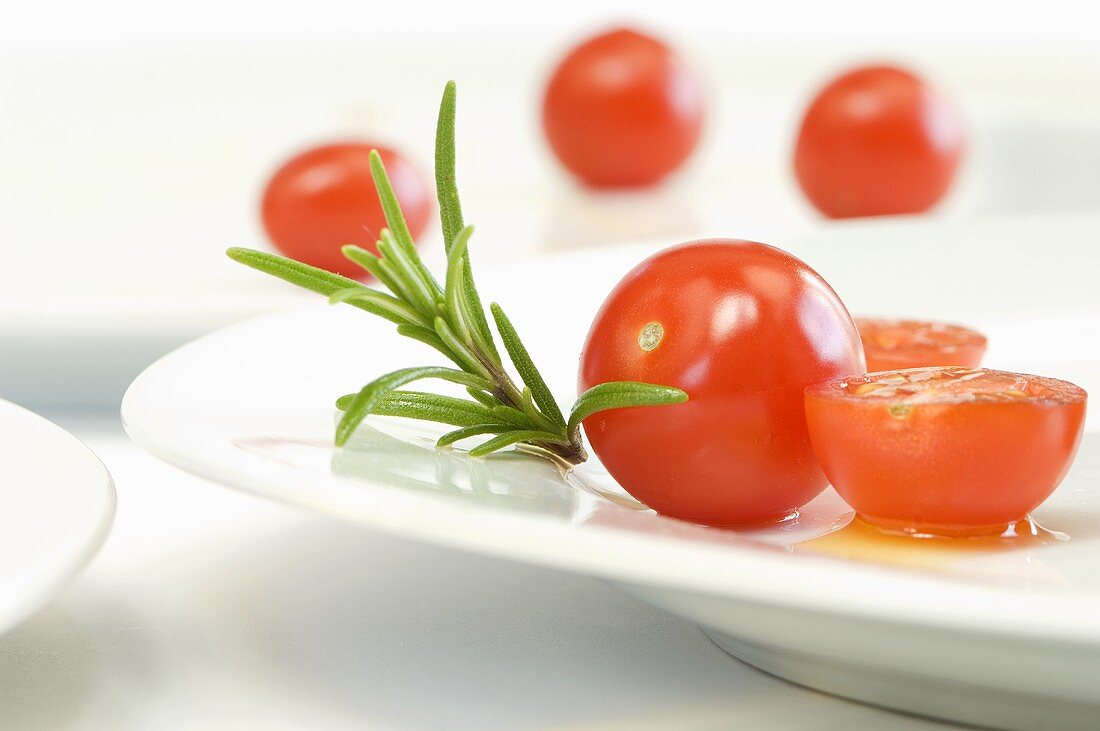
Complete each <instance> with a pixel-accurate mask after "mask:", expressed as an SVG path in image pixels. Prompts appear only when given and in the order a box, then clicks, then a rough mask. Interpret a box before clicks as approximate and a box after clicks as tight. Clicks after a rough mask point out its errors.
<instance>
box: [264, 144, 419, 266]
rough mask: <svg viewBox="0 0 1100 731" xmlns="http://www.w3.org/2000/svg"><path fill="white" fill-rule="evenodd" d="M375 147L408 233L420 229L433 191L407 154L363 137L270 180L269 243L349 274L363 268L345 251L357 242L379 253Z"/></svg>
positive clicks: (299, 159)
mask: <svg viewBox="0 0 1100 731" xmlns="http://www.w3.org/2000/svg"><path fill="white" fill-rule="evenodd" d="M371 150H378V153H379V155H381V157H382V162H383V164H385V166H386V173H387V174H388V175H389V178H390V182H391V183H392V185H393V190H394V193H395V194H396V196H397V201H398V203H400V204H401V210H402V211H404V213H405V220H406V222H407V223H408V226H409V232H410V233H411V234H412V235H413V238H416V237H417V236H419V235H420V234H421V233H423V231H424V228H425V227H426V226H427V224H428V219H429V217H430V216H431V211H432V202H431V197H432V193H431V190H430V189H429V188H428V186H427V184H426V183H425V182H424V179H423V178H422V177H421V176H420V173H419V172H418V171H417V170H416V169H415V168H414V167H413V165H412V163H410V162H409V161H408V160H407V159H406V158H405V157H404V156H403V155H401V154H400V153H398V152H396V151H394V150H392V149H390V148H388V147H381V146H379V145H372V144H368V143H363V142H349V143H343V144H334V145H325V146H323V147H316V148H313V149H310V150H306V151H305V152H303V153H301V154H299V155H297V156H296V157H294V158H292V159H290V160H289V161H288V162H286V163H285V164H284V165H283V166H282V167H281V168H279V169H278V170H277V171H276V172H275V174H274V175H273V176H272V177H271V180H270V182H268V184H267V188H266V189H265V190H264V194H263V202H262V205H261V212H262V215H263V223H264V229H265V230H266V231H267V235H268V238H270V239H271V243H272V244H273V245H274V246H275V248H277V249H278V250H279V251H280V252H282V253H283V254H285V255H286V256H289V257H291V258H292V259H297V260H299V261H303V262H305V263H307V264H312V265H313V266H316V267H320V268H321V269H327V270H329V271H332V272H337V273H338V274H343V275H345V276H349V277H362V276H364V273H363V270H362V269H360V268H359V267H357V266H356V265H354V264H352V263H351V262H350V261H348V260H347V259H345V258H344V256H343V255H342V254H341V253H340V249H341V247H343V246H345V245H347V244H357V245H359V246H362V247H363V248H365V249H369V250H371V251H376V249H375V243H376V242H377V241H378V234H379V232H380V231H381V230H382V229H383V228H385V227H386V217H385V215H384V214H383V212H382V204H381V203H379V201H378V193H377V191H376V190H375V187H374V178H372V177H371V171H370V153H371Z"/></svg>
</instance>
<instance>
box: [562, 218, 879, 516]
mask: <svg viewBox="0 0 1100 731" xmlns="http://www.w3.org/2000/svg"><path fill="white" fill-rule="evenodd" d="M862 372H863V351H862V350H861V347H860V342H859V334H858V333H857V332H856V327H855V324H854V323H853V322H852V318H851V317H850V316H849V315H848V311H847V310H846V309H844V305H843V304H842V303H841V301H840V299H839V298H838V297H837V296H836V293H834V292H833V290H832V289H831V288H830V287H829V285H828V284H826V283H825V281H824V280H823V279H822V278H821V277H820V276H818V275H817V273H815V272H814V271H813V270H812V269H810V268H809V267H808V266H806V265H805V264H804V263H802V262H801V261H800V260H798V259H796V258H795V257H793V256H791V255H790V254H787V253H786V252H784V251H781V250H779V249H776V248H773V247H771V246H766V245H764V244H758V243H754V242H750V241H736V240H722V239H717V240H710V241H697V242H691V243H687V244H684V245H681V246H677V247H673V248H671V249H666V250H665V251H663V252H661V253H659V254H657V255H655V256H653V257H651V258H650V259H648V260H646V261H644V262H642V263H641V264H639V265H638V266H637V267H635V268H634V269H633V270H632V271H631V272H630V273H629V274H627V275H626V276H625V277H624V278H623V279H622V281H620V282H619V284H618V285H617V286H616V287H615V289H614V291H612V292H611V294H610V295H609V296H608V298H607V300H606V301H605V302H604V304H603V307H601V308H600V311H599V313H598V314H597V315H596V319H595V321H594V322H593V323H592V328H591V330H589V333H588V339H587V341H586V342H585V345H584V350H583V352H582V353H581V369H580V378H579V382H580V388H581V389H582V390H584V389H587V388H589V387H591V386H594V385H596V384H599V383H604V382H607V381H619V380H625V381H644V382H648V383H659V384H664V385H668V386H676V387H679V388H682V389H683V390H684V391H686V392H687V393H688V396H689V399H690V400H689V401H687V402H686V403H683V404H676V405H672V406H655V407H640V408H626V409H614V410H610V411H602V412H599V413H598V414H594V415H593V416H591V417H589V418H588V419H586V420H585V422H584V430H585V434H586V435H587V436H588V440H589V442H591V444H592V448H593V450H594V451H595V452H596V454H597V455H598V456H599V458H600V460H601V461H602V462H603V464H604V466H605V467H606V468H607V469H608V471H609V472H610V473H611V475H612V476H613V477H614V478H615V479H616V480H618V482H619V484H620V485H622V487H623V489H625V490H626V491H627V492H629V493H630V494H631V495H633V496H634V497H636V498H638V499H639V500H641V501H642V502H644V503H645V504H646V505H648V506H649V507H651V508H653V509H654V510H656V511H657V512H659V513H663V514H665V515H669V516H672V517H675V518H682V519H684V520H690V521H694V522H697V523H705V524H709V525H718V526H729V525H745V524H752V523H760V522H765V521H771V520H777V519H780V518H783V517H784V516H787V515H789V514H791V512H792V511H794V510H795V509H797V508H798V507H800V506H801V505H804V504H805V503H807V502H808V501H810V500H811V499H813V497H814V496H815V495H817V494H818V493H819V492H821V490H822V489H824V487H825V484H826V483H825V476H824V474H822V472H821V468H820V467H818V465H817V462H816V461H815V460H814V457H813V452H812V451H811V448H810V438H809V434H808V433H807V431H806V417H805V413H804V411H803V391H804V390H805V388H806V386H808V385H809V384H811V383H817V382H819V381H822V380H825V379H829V378H836V377H838V376H841V375H845V374H850V373H862Z"/></svg>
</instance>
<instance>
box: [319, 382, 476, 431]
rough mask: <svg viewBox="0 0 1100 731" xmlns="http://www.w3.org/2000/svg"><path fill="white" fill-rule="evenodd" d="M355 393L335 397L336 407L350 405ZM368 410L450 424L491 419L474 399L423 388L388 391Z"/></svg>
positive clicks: (460, 424)
mask: <svg viewBox="0 0 1100 731" xmlns="http://www.w3.org/2000/svg"><path fill="white" fill-rule="evenodd" d="M358 395H359V394H349V396H348V397H341V398H340V399H338V400H337V406H338V407H339V406H340V405H343V406H345V407H347V406H349V405H350V404H351V401H352V400H353V399H354V398H355V397H356V396H358ZM345 399H346V400H345ZM371 413H372V414H374V415H375V416H403V417H405V418H407V419H421V420H423V421H435V422H438V423H440V424H450V425H451V426H473V425H474V424H487V423H492V421H493V420H492V418H491V417H490V415H489V410H488V409H487V408H485V407H484V406H482V405H481V404H479V403H477V402H476V401H467V400H466V399H460V398H455V397H453V396H441V395H440V394H438V393H426V392H424V391H391V392H389V393H387V394H386V395H385V397H384V398H383V399H382V401H381V402H380V403H379V404H378V405H377V406H375V407H374V409H373V410H371Z"/></svg>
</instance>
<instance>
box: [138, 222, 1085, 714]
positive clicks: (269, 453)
mask: <svg viewBox="0 0 1100 731" xmlns="http://www.w3.org/2000/svg"><path fill="white" fill-rule="evenodd" d="M1098 221H1100V216H1092V217H1075V218H1063V219H1058V220H1053V219H1051V220H1038V219H1035V220H1028V221H1023V220H1021V221H1019V222H1016V223H1013V224H1011V225H1008V224H997V225H985V226H983V225H964V224H958V225H933V224H924V223H910V224H901V223H898V222H893V223H889V224H887V223H875V224H865V225H853V226H850V227H843V233H844V235H840V232H841V230H842V229H841V228H838V229H835V230H830V231H829V232H828V233H827V234H822V235H820V236H814V237H806V238H804V239H800V240H798V241H796V242H785V243H793V245H792V246H790V248H791V249H792V250H793V251H795V252H796V253H798V254H800V255H802V256H804V257H806V258H808V259H810V260H811V261H813V262H814V263H815V264H816V265H817V266H818V268H819V269H820V271H821V272H822V273H823V274H824V275H825V276H826V278H827V279H829V280H830V281H831V282H832V283H833V284H834V286H835V287H836V288H837V290H838V291H839V292H840V294H841V296H842V298H844V299H845V300H846V301H847V302H848V303H849V304H850V305H851V306H852V307H853V308H855V309H858V310H859V311H867V312H884V313H902V314H914V313H919V314H922V315H928V316H933V317H947V318H951V319H959V320H962V321H964V322H968V323H972V324H976V325H977V326H979V327H981V328H983V329H985V330H987V332H989V333H990V336H991V342H992V347H991V349H990V355H989V360H990V362H991V364H993V365H995V366H997V367H1008V368H1013V369H1017V370H1024V371H1028V370H1042V371H1043V372H1044V373H1046V374H1047V375H1055V376H1062V377H1067V378H1071V379H1072V380H1076V381H1078V382H1080V383H1081V384H1082V385H1084V386H1086V387H1087V388H1089V387H1091V388H1093V390H1094V391H1095V390H1096V388H1097V387H1100V357H1097V350H1096V344H1095V342H1094V340H1095V338H1093V337H1090V336H1089V333H1090V332H1092V331H1093V330H1090V329H1089V327H1088V325H1089V323H1095V322H1097V315H1098V313H1100V288H1097V287H1096V286H1095V276H1096V271H1097V263H1098V261H1100V252H1098V251H1097V249H1096V247H1094V246H1091V243H1092V242H1093V241H1095V240H1096V238H1095V231H1096V227H1097V223H1098ZM1013 236H1015V237H1016V238H1012V237H1013ZM1022 241H1029V242H1041V243H1042V246H1041V252H1042V254H1041V255H1040V256H1037V257H1034V258H1025V259H1024V260H1023V261H1021V260H1020V259H1019V258H1017V257H1014V256H1012V255H1011V253H1010V252H1011V251H1012V250H1013V249H1016V250H1019V249H1018V245H1019V244H1020V243H1021V242H1022ZM1086 244H1087V246H1086ZM652 248H654V247H653V246H652V245H639V246H636V247H631V248H629V249H627V250H619V251H614V250H610V249H605V250H593V251H587V252H583V253H577V254H570V255H562V256H558V257H548V258H544V259H543V260H531V261H528V262H526V263H524V264H523V265H517V266H512V267H505V268H493V267H491V266H483V267H479V268H478V272H479V279H480V280H481V290H482V293H483V296H485V297H486V298H489V299H494V300H499V301H501V302H502V303H504V304H505V305H506V306H507V307H508V309H509V311H510V312H511V313H512V316H513V320H514V321H515V322H516V325H517V327H518V329H519V331H520V333H521V334H522V335H523V337H524V339H525V341H526V342H527V344H528V345H529V347H530V349H531V350H532V352H533V355H534V357H535V360H536V362H538V363H539V364H540V366H541V367H542V368H543V371H544V373H545V374H546V375H547V378H548V381H549V382H550V383H551V384H552V385H557V386H563V385H566V384H572V383H573V379H574V373H575V368H576V359H577V354H578V353H579V350H580V341H581V339H582V338H583V336H584V333H585V330H586V329H587V326H588V323H589V320H590V318H591V316H592V314H593V312H594V309H595V308H596V307H597V306H598V304H599V301H600V300H601V299H602V297H603V296H604V294H605V293H606V292H607V291H608V289H609V288H610V286H611V285H612V284H613V283H614V281H615V280H617V279H618V277H619V276H621V274H622V273H623V272H624V271H625V270H626V269H627V268H629V267H630V266H631V265H632V264H633V263H634V262H635V261H636V260H637V258H638V257H639V256H640V255H641V254H642V253H643V252H644V251H646V250H649V249H652ZM899 252H908V254H907V255H904V256H903V255H900V254H899ZM811 254H812V255H813V256H811ZM475 256H476V255H475ZM475 266H477V265H476V263H475ZM566 297H568V299H565V298H566ZM548 299H552V300H553V301H554V305H555V306H554V307H552V308H549V307H545V306H543V305H542V304H541V303H543V302H545V301H547V300H548ZM1025 318H1026V319H1025ZM428 362H433V358H432V354H431V353H430V352H428V351H427V349H426V348H424V347H423V346H420V345H419V344H418V343H412V342H406V341H403V340H402V339H399V338H397V337H396V336H395V335H394V334H393V333H392V332H391V328H390V326H389V325H388V324H387V323H382V322H378V321H376V320H375V319H374V318H371V317H369V316H366V315H364V314H363V313H360V312H358V311H355V310H352V309H350V308H346V307H338V308H326V307H325V306H324V305H320V306H317V307H311V308H302V309H298V310H294V311H291V312H287V313H283V314H278V315H271V316H266V317H262V318H258V319H255V320H251V321H249V322H246V323H241V324H239V325H236V326H233V327H231V328H228V329H226V330H224V331H221V332H218V333H215V334H213V335H210V336H207V337H205V338H203V339H201V340H199V341H197V342H195V343H193V344H191V345H188V346H186V347H184V348H182V349H180V350H179V351H176V352H175V353H173V354H171V355H169V356H168V357H166V358H164V359H163V360H161V361H159V362H158V363H156V364H154V365H153V366H152V367H150V368H149V369H148V370H147V371H146V372H145V373H143V374H142V375H141V376H140V377H139V378H138V379H137V381H135V383H134V384H133V385H132V386H131V388H130V390H129V391H128V392H127V395H126V398H125V400H124V402H123V419H124V422H125V424H126V427H127V430H128V431H129V433H130V434H131V436H132V437H133V438H134V439H135V440H136V441H137V442H138V443H140V444H141V445H143V446H144V447H146V448H147V449H149V450H150V451H152V452H153V453H155V454H157V455H158V456H160V457H162V458H164V459H166V460H167V461H169V462H172V463H173V464H176V465H178V466H180V467H183V468H184V469H187V470H189V471H192V472H194V473H196V474H198V475H201V476H203V477H206V478H208V479H212V480H215V481H219V482H222V483H224V484H227V485H230V486H233V487H237V488H240V489H244V490H247V491H250V492H254V493H257V494H260V495H264V496H268V497H271V498H274V499H278V500H282V501H286V502H289V503H292V504H297V505H301V506H304V507H308V508H311V509H315V510H319V511H321V512H325V513H328V514H331V515H335V516H338V517H341V518H343V519H346V520H350V521H353V522H356V523H360V524H363V525H365V526H370V527H374V528H378V529H382V530H387V531H390V532H393V533H396V534H399V535H403V536H407V537H412V538H417V539H422V540H429V541H435V542H440V543H443V544H446V545H451V546H456V547H461V548H465V549H470V550H477V551H482V552H486V553H490V554H492V555H496V556H501V557H506V558H511V559H515V560H524V561H532V562H536V563H542V564H548V565H552V566H557V567H561V568H565V569H570V570H574V571H580V572H584V573H592V574H595V575H598V576H602V577H605V578H608V579H611V580H613V581H615V582H616V583H619V584H621V585H623V587H624V588H626V589H627V590H628V591H630V592H631V593H634V594H636V595H638V596H640V597H642V598H645V599H647V600H649V601H652V602H654V603H656V604H658V605H660V606H662V607H665V608H667V609H669V610H670V611H673V612H676V613H678V614H682V615H683V616H686V617H689V618H691V619H692V620H694V621H696V622H698V623H700V624H701V625H702V626H704V627H705V628H707V629H708V631H710V632H712V633H714V636H715V638H716V641H718V642H719V643H720V644H722V646H723V647H726V648H727V649H729V650H730V651H731V652H733V653H734V654H736V655H738V656H739V657H743V658H745V659H746V660H748V661H749V662H751V663H753V664H756V665H758V666H760V667H762V668H764V669H766V670H768V671H770V672H773V673H776V674H778V675H781V676H784V677H788V678H790V679H792V680H794V681H796V682H800V683H804V684H807V685H811V686H813V687H818V688H822V689H825V690H828V691H830V692H835V693H839V694H843V695H848V696H851V697H855V698H859V699H862V700H867V701H870V702H874V703H879V704H883V705H888V706H891V707H894V708H901V709H905V710H911V711H915V712H920V713H923V714H927V715H933V716H938V717H943V718H951V719H954V720H961V721H967V722H980V723H982V724H984V725H992V726H997V727H1003V728H1009V729H1030V728H1034V727H1035V726H1036V725H1037V724H1040V723H1046V724H1049V725H1050V726H1051V727H1052V728H1060V729H1061V728H1064V729H1070V728H1080V729H1085V728H1091V724H1092V720H1093V719H1094V718H1095V715H1096V714H1097V713H1100V706H1098V705H1097V698H1096V695H1095V678H1096V676H1097V674H1098V673H1100V619H1098V618H1100V558H1098V557H1100V532H1098V531H1097V526H1100V441H1098V438H1100V434H1097V433H1090V435H1089V436H1088V437H1087V438H1086V442H1085V445H1084V447H1083V449H1082V453H1081V455H1080V457H1079V458H1078V462H1077V464H1076V465H1075V467H1074V469H1073V471H1072V473H1071V476H1070V477H1069V478H1068V479H1067V481H1066V482H1065V483H1064V484H1063V486H1062V487H1061V488H1060V490H1059V491H1058V492H1057V493H1056V494H1055V497H1054V498H1052V499H1051V500H1050V501H1049V502H1048V503H1047V504H1046V505H1044V506H1043V507H1042V508H1041V509H1040V511H1039V512H1038V513H1037V519H1038V520H1039V521H1040V522H1041V523H1045V524H1046V525H1047V527H1049V528H1051V529H1054V530H1059V531H1064V532H1066V533H1068V534H1069V535H1070V536H1071V538H1070V540H1068V541H1061V540H1049V541H1044V542H1039V543H1026V544H1020V545H1018V546H1016V547H1015V548H1012V549H1010V550H999V551H966V550H952V549H948V550H943V549H942V548H941V549H934V548H930V547H928V546H917V547H916V548H915V549H914V548H913V547H912V546H911V545H910V544H906V545H905V546H904V547H903V548H898V547H896V546H895V547H893V548H889V547H887V548H885V549H883V548H882V547H881V546H878V545H875V544H873V545H871V546H870V547H868V546H866V545H864V544H861V543H860V541H859V540H858V535H857V536H855V537H853V536H852V535H851V532H850V531H849V532H845V531H844V530H841V531H838V532H836V533H830V531H832V530H833V529H835V528H837V527H838V526H842V525H844V523H845V522H846V520H847V519H848V518H850V513H849V512H848V511H847V509H846V508H845V506H844V505H843V504H842V503H841V502H840V501H839V499H838V498H836V496H835V493H832V492H831V491H828V492H827V493H825V494H824V495H823V496H822V497H821V498H819V499H818V500H817V501H815V502H814V503H812V504H811V506H809V507H808V508H807V510H806V511H804V514H803V517H802V518H801V519H800V521H799V522H798V523H797V524H796V525H793V526H787V527H786V528H784V529H779V530H772V531H758V532H754V533H747V534H736V533H732V532H722V531H713V530H708V529H704V528H699V527H695V526H691V525H687V524H684V523H680V522H678V521H673V520H669V519H665V518H659V517H657V516H655V515H653V514H651V513H649V512H648V511H642V510H638V509H637V506H633V507H632V506H631V503H630V501H629V500H628V499H624V498H620V497H616V496H615V493H614V492H612V493H611V494H612V498H611V499H607V498H606V497H605V496H600V491H601V490H604V489H612V490H613V488H614V487H615V486H614V485H613V484H609V481H608V480H607V478H606V476H601V475H600V474H599V470H598V466H596V465H586V466H584V467H583V468H582V469H581V470H580V471H579V472H578V475H580V476H581V478H582V479H580V480H579V481H576V480H575V481H574V483H575V484H573V485H572V486H567V485H565V484H563V483H562V481H561V476H560V475H559V474H558V472H557V470H556V469H555V468H553V467H551V466H550V465H548V464H547V463H544V462H540V461H537V460H530V459H528V458H523V457H517V456H516V455H514V454H504V455H499V456H497V457H495V458H490V459H487V460H484V461H478V460H469V459H467V458H465V457H464V456H463V455H461V454H456V453H450V452H440V451H437V450H434V449H433V448H431V446H430V441H426V439H427V437H426V435H425V431H424V430H423V427H418V428H411V427H408V426H405V425H403V422H396V421H394V420H390V421H385V420H378V421H376V422H373V427H377V428H368V429H363V430H361V433H360V434H359V435H358V437H357V439H356V441H355V443H354V444H353V445H352V446H351V447H350V448H348V449H345V450H339V451H337V450H334V449H333V448H332V447H331V435H332V429H333V419H334V410H333V408H332V405H331V404H332V401H333V399H334V398H335V396H337V395H340V394H342V393H346V392H349V391H352V390H355V389H357V388H358V387H359V386H360V385H362V383H363V382H364V381H366V380H369V379H370V378H372V377H374V376H376V375H379V374H381V373H384V372H386V371H388V370H391V369H394V368H397V367H401V366H407V365H413V364H421V363H428ZM1034 365H1042V366H1044V367H1043V368H1041V369H1032V368H1031V366H1034ZM560 395H561V396H564V397H565V398H561V400H562V401H563V402H568V401H569V398H567V397H568V396H570V395H571V393H570V392H568V391H563V392H562V393H561V394H560ZM1091 423H1092V424H1095V423H1096V422H1095V417H1094V418H1093V420H1092V421H1091ZM825 534H828V535H825ZM823 536H824V537H823ZM815 538H816V539H817V540H816V541H814V540H813V539H815ZM808 541H809V542H808Z"/></svg>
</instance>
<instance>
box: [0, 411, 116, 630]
mask: <svg viewBox="0 0 1100 731" xmlns="http://www.w3.org/2000/svg"><path fill="white" fill-rule="evenodd" d="M114 511H115V489H114V484H113V483H112V482H111V476H110V475H109V474H108V473H107V470H106V468H105V467H104V466H103V464H102V463H101V462H100V461H99V459H98V458H96V456H95V455H94V454H92V452H91V451H90V450H89V449H88V448H87V447H85V446H84V445H83V444H81V443H80V442H79V441H77V440H76V438H75V437H73V436H72V435H70V434H69V433H68V432H66V431H64V430H63V429H62V428H61V427H59V426H56V425H55V424H52V423H51V422H49V421H47V420H46V419H43V418H42V417H40V416H38V415H36V414H33V413H31V412H30V411H27V410H26V409H23V408H20V407H19V406H16V405H15V404H12V403H9V402H7V401H0V632H2V631H4V630H7V629H8V628H10V627H11V626H13V625H15V624H16V623H18V622H19V621H21V620H22V619H23V618H24V617H26V616H27V615H28V614H30V613H31V612H33V611H34V610H35V609H37V608H38V607H39V606H41V605H42V604H44V603H45V602H46V600H48V599H49V598H50V597H51V596H53V594H54V592H55V591H56V590H57V589H59V588H60V587H61V586H62V585H63V584H64V583H65V582H66V581H67V580H68V579H69V578H70V577H71V576H72V575H73V574H75V573H76V572H77V571H78V570H80V569H81V568H82V567H83V566H84V564H86V563H87V562H88V561H89V560H90V559H91V557H92V556H94V555H95V552H96V551H97V550H98V549H99V547H100V545H101V544H102V543H103V541H104V539H105V538H106V537H107V533H108V531H109V530H110V526H111V520H112V518H113V517H114Z"/></svg>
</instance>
